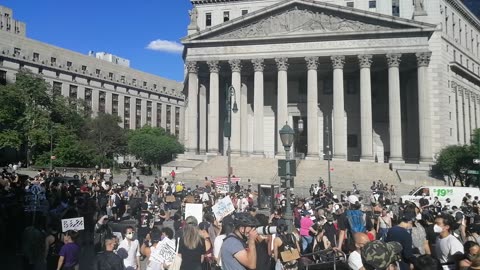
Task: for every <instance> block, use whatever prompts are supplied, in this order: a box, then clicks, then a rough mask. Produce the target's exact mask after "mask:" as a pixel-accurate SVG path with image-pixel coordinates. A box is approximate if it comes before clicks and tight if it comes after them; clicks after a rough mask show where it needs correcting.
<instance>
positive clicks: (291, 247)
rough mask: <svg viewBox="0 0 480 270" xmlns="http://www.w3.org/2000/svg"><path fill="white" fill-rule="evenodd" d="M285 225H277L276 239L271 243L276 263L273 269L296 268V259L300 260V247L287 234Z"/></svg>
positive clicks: (291, 235) (295, 240)
mask: <svg viewBox="0 0 480 270" xmlns="http://www.w3.org/2000/svg"><path fill="white" fill-rule="evenodd" d="M287 230H288V226H287V224H285V223H281V224H278V225H277V237H275V240H274V241H273V253H274V259H275V261H276V264H275V269H276V270H280V269H290V270H294V269H297V268H298V261H297V259H298V258H300V245H299V244H298V241H297V239H296V238H295V236H294V235H293V234H292V233H288V232H287Z"/></svg>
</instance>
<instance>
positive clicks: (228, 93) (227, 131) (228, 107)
mask: <svg viewBox="0 0 480 270" xmlns="http://www.w3.org/2000/svg"><path fill="white" fill-rule="evenodd" d="M232 97H233V107H232ZM232 112H233V113H237V112H238V107H237V99H236V97H235V88H234V87H233V86H226V87H225V125H224V128H223V136H224V137H225V138H227V139H228V145H227V158H228V161H227V179H228V191H229V192H230V191H231V189H232V170H231V168H232V156H231V154H232V149H231V147H230V138H231V137H232Z"/></svg>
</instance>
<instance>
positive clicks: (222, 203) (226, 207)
mask: <svg viewBox="0 0 480 270" xmlns="http://www.w3.org/2000/svg"><path fill="white" fill-rule="evenodd" d="M212 211H213V214H215V217H216V219H217V220H218V221H221V220H222V219H223V218H224V217H225V216H228V215H229V214H231V213H232V212H233V211H235V207H234V206H233V203H232V200H231V199H230V197H229V196H226V197H225V198H223V199H221V200H219V201H218V202H217V203H216V204H215V205H214V206H212Z"/></svg>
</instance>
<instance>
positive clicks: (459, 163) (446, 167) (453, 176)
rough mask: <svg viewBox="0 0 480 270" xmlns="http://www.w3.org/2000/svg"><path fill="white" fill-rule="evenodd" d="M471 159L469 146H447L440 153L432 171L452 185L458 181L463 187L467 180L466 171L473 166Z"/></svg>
mask: <svg viewBox="0 0 480 270" xmlns="http://www.w3.org/2000/svg"><path fill="white" fill-rule="evenodd" d="M473 157H474V155H473V152H472V151H471V148H470V147H469V146H467V145H463V146H460V145H449V146H447V147H445V148H443V149H442V150H441V151H440V153H439V155H438V157H437V163H436V165H435V168H434V169H435V170H436V171H437V172H438V173H440V174H442V175H444V176H446V177H447V178H448V181H449V183H451V184H452V185H455V184H456V183H457V181H459V182H460V184H461V185H462V186H465V184H468V183H467V182H468V181H467V180H469V176H468V174H467V170H469V169H471V168H472V166H473V163H472V160H473Z"/></svg>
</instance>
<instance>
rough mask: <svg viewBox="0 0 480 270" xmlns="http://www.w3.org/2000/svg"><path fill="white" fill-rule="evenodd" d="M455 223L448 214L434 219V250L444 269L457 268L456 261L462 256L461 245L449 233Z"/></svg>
mask: <svg viewBox="0 0 480 270" xmlns="http://www.w3.org/2000/svg"><path fill="white" fill-rule="evenodd" d="M454 223H455V220H454V219H453V217H452V216H451V215H449V214H441V215H440V216H438V217H437V218H436V219H435V225H434V226H433V231H434V232H435V233H438V234H439V236H438V237H437V241H436V245H435V251H436V254H437V258H438V260H439V261H440V263H441V264H442V267H443V269H444V270H452V269H457V268H456V267H457V262H458V261H460V260H461V258H462V257H463V251H464V249H463V245H462V243H461V242H460V240H458V239H457V238H456V237H455V236H453V235H452V234H451V230H452V227H453V225H454Z"/></svg>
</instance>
